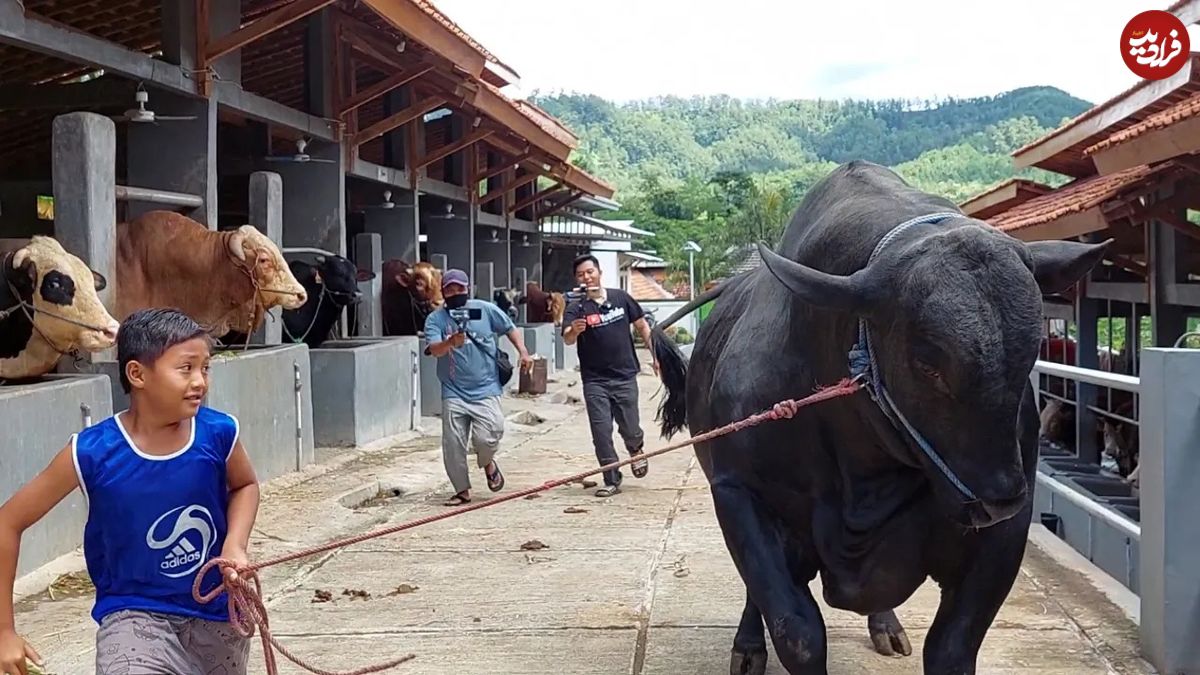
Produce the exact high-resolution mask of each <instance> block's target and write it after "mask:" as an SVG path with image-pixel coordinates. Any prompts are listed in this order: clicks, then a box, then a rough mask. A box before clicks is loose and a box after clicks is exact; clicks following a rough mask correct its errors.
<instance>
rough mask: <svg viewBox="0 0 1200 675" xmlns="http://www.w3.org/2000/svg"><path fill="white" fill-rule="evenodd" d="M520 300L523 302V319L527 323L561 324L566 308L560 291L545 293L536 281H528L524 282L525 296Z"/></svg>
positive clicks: (564, 299)
mask: <svg viewBox="0 0 1200 675" xmlns="http://www.w3.org/2000/svg"><path fill="white" fill-rule="evenodd" d="M520 302H523V303H525V319H526V320H527V321H528V322H529V323H552V324H554V325H555V326H561V325H562V320H563V312H565V311H566V309H567V302H566V298H564V297H563V294H562V293H558V292H552V293H547V292H545V291H543V290H542V287H541V286H539V285H538V283H537V282H536V281H528V282H526V283H525V296H524V297H523V298H521V300H520Z"/></svg>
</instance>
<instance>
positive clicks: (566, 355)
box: [554, 326, 579, 373]
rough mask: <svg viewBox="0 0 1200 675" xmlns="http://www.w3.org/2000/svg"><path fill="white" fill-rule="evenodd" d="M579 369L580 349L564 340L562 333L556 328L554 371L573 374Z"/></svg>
mask: <svg viewBox="0 0 1200 675" xmlns="http://www.w3.org/2000/svg"><path fill="white" fill-rule="evenodd" d="M578 367H579V347H578V346H577V345H569V344H567V343H566V341H564V340H563V336H562V331H561V330H559V328H558V326H554V369H555V370H556V371H564V372H568V373H569V372H573V371H574V370H575V369H576V368H578Z"/></svg>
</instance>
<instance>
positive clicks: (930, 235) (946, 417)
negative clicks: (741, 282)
mask: <svg viewBox="0 0 1200 675" xmlns="http://www.w3.org/2000/svg"><path fill="white" fill-rule="evenodd" d="M956 221H957V222H956V223H955V224H954V225H955V226H954V227H951V228H949V229H947V228H944V227H943V228H939V229H937V230H930V229H929V228H921V229H918V230H916V232H920V233H921V234H913V233H911V231H910V233H909V234H908V235H907V236H901V237H899V238H897V239H896V240H894V241H892V242H891V243H890V244H888V245H887V246H885V247H884V248H883V249H882V250H881V251H880V253H879V255H878V257H877V258H876V259H875V260H874V261H873V262H871V263H870V264H869V265H867V266H866V267H865V268H863V269H861V270H859V271H857V272H855V273H853V274H850V275H848V276H839V275H834V274H828V273H825V272H821V271H818V270H816V269H813V268H811V267H807V266H805V265H802V264H800V263H797V262H795V261H792V260H789V259H788V258H785V257H783V256H780V255H778V254H776V253H775V252H773V251H771V250H770V249H768V248H767V247H766V246H762V245H760V251H761V253H762V257H763V262H764V264H765V266H766V268H767V270H769V273H770V274H772V275H774V276H775V278H777V279H778V280H779V281H780V282H781V283H782V284H783V285H784V286H785V287H786V288H788V289H789V290H790V291H791V292H792V294H794V296H795V298H796V300H797V301H799V302H800V303H803V304H805V305H808V306H809V307H814V308H821V309H824V310H833V311H834V312H839V313H843V314H842V316H846V315H847V314H849V315H850V316H855V317H865V318H866V319H867V324H868V327H869V330H870V331H871V340H872V345H873V346H874V349H875V358H876V361H877V365H878V368H879V375H881V376H882V378H883V382H884V384H885V386H886V388H887V390H888V392H889V394H890V396H891V398H892V400H893V401H894V402H895V404H896V407H897V408H898V409H899V410H900V412H901V413H903V414H904V415H905V416H906V417H907V418H908V420H909V422H910V423H912V425H913V426H914V427H915V428H916V429H917V430H918V431H919V432H920V433H921V434H922V435H923V436H924V437H925V438H926V439H927V440H928V441H929V443H930V444H931V445H932V446H933V448H934V449H935V450H936V452H937V453H938V454H939V455H940V456H941V458H942V459H943V460H944V461H945V462H946V464H948V465H949V467H950V470H951V471H953V472H954V474H956V475H957V476H958V478H959V479H960V480H961V481H962V482H963V483H964V484H965V485H966V486H967V487H968V488H970V490H971V491H972V492H974V494H975V495H976V497H977V498H978V501H975V502H969V503H967V502H965V500H964V497H963V495H961V494H960V493H959V492H958V491H957V490H956V489H954V487H953V486H952V484H951V482H950V481H949V480H948V479H947V478H946V477H945V476H944V475H943V474H942V472H941V471H940V470H939V469H938V468H937V467H936V466H935V465H934V464H933V462H932V461H931V460H930V459H929V458H928V457H927V456H926V455H925V454H924V453H923V452H922V451H921V449H920V447H919V446H918V445H917V444H916V442H915V441H914V440H913V439H912V438H911V437H910V436H909V435H908V434H903V435H898V434H895V433H894V432H892V431H890V425H886V423H885V422H883V421H882V420H883V418H882V416H880V415H878V414H877V413H875V412H874V411H865V413H864V414H866V415H867V416H868V419H869V420H872V422H873V424H874V425H875V426H874V427H873V428H876V429H879V430H880V431H879V433H881V434H886V435H885V436H884V437H885V438H886V439H888V442H887V445H888V446H889V452H891V453H893V454H894V455H895V456H896V459H897V460H898V461H900V462H902V463H904V464H907V465H910V466H920V467H922V469H923V470H924V472H925V474H926V476H928V479H929V481H930V484H931V485H932V487H933V491H934V493H935V494H936V495H937V496H938V498H939V500H940V501H941V502H942V504H943V506H944V508H945V509H946V510H947V511H948V512H949V515H951V516H952V517H954V518H955V519H956V520H959V521H960V522H963V523H964V524H969V525H972V526H975V527H986V526H988V525H992V524H994V523H997V522H1000V521H1003V520H1005V519H1007V518H1010V517H1012V516H1014V515H1016V514H1017V513H1018V512H1020V510H1021V509H1022V508H1024V506H1025V505H1026V503H1027V502H1028V498H1029V497H1028V494H1027V490H1028V486H1027V484H1026V482H1027V480H1026V478H1025V469H1026V467H1024V466H1023V461H1022V458H1021V453H1020V445H1019V444H1020V442H1021V441H1020V439H1019V438H1018V436H1019V434H1022V433H1025V432H1028V433H1032V431H1033V429H1032V426H1033V425H1032V424H1029V423H1028V419H1022V418H1021V417H1020V415H1019V411H1020V410H1021V407H1022V406H1023V405H1028V404H1029V402H1028V401H1027V400H1026V398H1025V394H1026V391H1027V389H1028V388H1029V386H1030V385H1029V373H1030V371H1031V369H1032V368H1033V364H1034V361H1035V360H1036V359H1037V357H1038V349H1039V346H1040V344H1041V332H1042V296H1043V295H1047V294H1052V293H1057V292H1060V291H1062V290H1064V289H1066V288H1069V287H1070V286H1072V285H1073V284H1074V283H1075V282H1077V281H1078V280H1079V279H1080V278H1081V277H1083V276H1084V275H1085V274H1086V273H1087V272H1088V270H1090V269H1091V268H1092V267H1093V266H1094V265H1096V264H1097V263H1098V262H1099V261H1100V259H1101V258H1102V257H1103V255H1104V251H1105V249H1106V248H1107V247H1108V244H1109V243H1110V242H1111V240H1110V241H1109V242H1104V243H1102V244H1094V245H1093V244H1082V243H1076V242H1069V241H1039V242H1033V243H1028V244H1027V243H1024V242H1021V241H1019V240H1017V239H1015V238H1013V237H1010V236H1008V235H1006V234H1003V233H1001V232H999V231H997V230H995V229H993V228H991V227H990V226H987V225H986V224H985V223H982V222H980V221H975V220H971V219H967V218H966V217H965V216H964V217H961V218H956ZM867 250H870V249H867ZM847 318H849V317H847ZM839 324H840V325H842V326H844V327H845V329H846V330H847V333H848V335H849V334H850V333H849V330H848V329H849V328H850V327H851V326H852V325H853V324H852V323H851V322H849V321H844V320H842V321H839ZM848 335H847V337H845V338H843V337H839V338H838V339H837V340H836V341H841V340H843V339H850V340H852V338H848ZM829 340H830V338H825V341H829ZM836 341H835V342H836ZM849 347H850V344H841V345H837V349H836V350H833V349H830V350H829V351H830V352H833V351H836V352H837V353H830V354H828V357H832V358H836V359H837V361H838V362H839V367H838V369H839V370H840V372H846V371H845V370H844V367H842V366H840V363H846V350H847V349H848V348H849ZM821 361H822V362H824V363H822V365H821V368H826V369H827V368H828V367H829V366H832V365H835V364H834V362H832V361H828V360H827V357H826V356H822V357H821ZM826 363H827V364H828V365H826ZM831 374H832V372H830V373H828V374H827V375H826V376H828V375H831ZM865 400H868V401H869V399H865ZM870 405H874V404H870ZM892 439H895V442H892Z"/></svg>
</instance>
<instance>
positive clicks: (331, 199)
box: [272, 140, 346, 256]
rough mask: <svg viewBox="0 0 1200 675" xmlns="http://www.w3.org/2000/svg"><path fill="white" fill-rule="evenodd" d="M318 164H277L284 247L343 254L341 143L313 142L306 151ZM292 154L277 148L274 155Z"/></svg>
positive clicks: (274, 166) (344, 181) (343, 197)
mask: <svg viewBox="0 0 1200 675" xmlns="http://www.w3.org/2000/svg"><path fill="white" fill-rule="evenodd" d="M305 151H306V152H307V153H308V154H309V155H311V156H312V157H313V159H328V160H333V161H332V162H330V163H324V162H321V163H318V162H304V163H296V162H279V163H277V164H273V165H272V168H274V169H275V170H277V171H279V175H280V176H282V177H283V222H284V223H286V226H285V227H284V228H283V245H284V246H288V247H293V246H294V247H301V246H312V247H316V248H320V249H323V250H326V251H330V252H331V253H336V254H338V255H340V256H344V255H346V171H345V163H344V160H343V157H342V148H341V144H340V143H328V142H324V141H320V140H313V141H312V142H310V143H309V144H308V146H307V147H306V148H305ZM289 152H294V150H293V149H285V148H281V147H278V146H276V147H275V153H276V154H287V153H289Z"/></svg>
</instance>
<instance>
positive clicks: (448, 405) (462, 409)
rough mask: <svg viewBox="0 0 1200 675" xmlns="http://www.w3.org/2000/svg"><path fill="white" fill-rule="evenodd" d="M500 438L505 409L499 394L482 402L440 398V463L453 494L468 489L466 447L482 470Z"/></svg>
mask: <svg viewBox="0 0 1200 675" xmlns="http://www.w3.org/2000/svg"><path fill="white" fill-rule="evenodd" d="M502 438H504V411H503V410H501V408H500V397H499V396H493V397H491V398H485V399H483V400H482V401H464V400H462V399H458V398H446V399H442V463H443V464H445V466H446V475H447V476H449V477H450V484H451V485H453V486H454V493H455V494H458V493H459V492H462V491H463V490H469V489H470V488H471V472H470V469H469V468H468V467H467V449H468V447H469V448H470V449H471V450H473V451H474V452H475V454H476V455H477V457H476V463H477V464H478V465H479V468H481V469H482V468H483V467H485V466H487V465H488V464H489V463H491V461H492V458H493V457H495V456H496V450H498V449H499V448H500V439H502Z"/></svg>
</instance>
